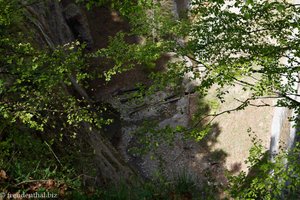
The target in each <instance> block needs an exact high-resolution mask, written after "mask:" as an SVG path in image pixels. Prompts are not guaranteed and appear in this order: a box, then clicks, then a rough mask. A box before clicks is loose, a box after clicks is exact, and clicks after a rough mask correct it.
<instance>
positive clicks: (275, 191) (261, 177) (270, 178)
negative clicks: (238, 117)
mask: <svg viewBox="0 0 300 200" xmlns="http://www.w3.org/2000/svg"><path fill="white" fill-rule="evenodd" d="M253 142H254V145H253V147H252V148H251V150H250V156H249V158H248V159H247V164H248V166H249V168H248V169H249V172H248V174H246V173H245V172H241V173H239V175H237V176H230V177H229V182H230V184H229V189H228V190H229V194H230V195H231V196H232V197H233V198H235V199H297V198H298V197H299V192H298V191H299V186H300V179H299V177H298V174H299V170H300V168H299V160H298V155H299V144H297V146H296V147H295V148H294V149H292V150H290V151H289V152H284V151H283V152H281V153H280V154H279V155H277V156H276V158H275V161H274V162H272V161H270V159H269V156H270V155H269V154H268V152H267V151H266V150H265V149H264V148H263V146H262V145H261V141H257V140H255V139H254V140H253Z"/></svg>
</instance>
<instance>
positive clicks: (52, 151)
mask: <svg viewBox="0 0 300 200" xmlns="http://www.w3.org/2000/svg"><path fill="white" fill-rule="evenodd" d="M45 144H46V145H47V146H48V148H49V150H50V151H51V153H52V154H53V156H54V157H55V159H56V160H57V162H58V163H59V164H60V166H61V167H63V165H62V164H61V162H60V160H59V159H58V157H57V156H56V154H55V153H54V151H53V150H52V148H51V146H50V145H49V144H48V142H46V141H45Z"/></svg>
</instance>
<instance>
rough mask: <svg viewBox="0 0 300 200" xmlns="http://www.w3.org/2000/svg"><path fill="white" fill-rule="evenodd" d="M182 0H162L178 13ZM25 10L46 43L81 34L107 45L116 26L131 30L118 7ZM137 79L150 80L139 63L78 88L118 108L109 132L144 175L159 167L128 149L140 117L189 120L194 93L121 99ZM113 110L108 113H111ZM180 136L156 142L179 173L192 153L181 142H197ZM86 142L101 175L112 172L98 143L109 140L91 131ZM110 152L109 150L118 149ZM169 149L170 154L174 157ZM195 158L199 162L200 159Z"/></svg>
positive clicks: (94, 44)
mask: <svg viewBox="0 0 300 200" xmlns="http://www.w3.org/2000/svg"><path fill="white" fill-rule="evenodd" d="M185 2H186V1H184V2H183V1H176V3H177V4H176V3H174V1H168V2H166V3H169V4H170V5H169V4H166V5H169V6H170V7H171V8H172V9H171V10H173V11H175V13H177V14H178V13H179V12H181V11H183V10H185V9H186V6H187V4H186V3H185ZM178 9H179V10H178ZM27 10H28V15H27V17H28V20H29V22H31V24H32V25H33V26H34V27H35V29H36V32H37V37H38V38H37V39H38V41H40V43H41V44H42V45H47V46H49V47H51V48H55V47H56V46H57V45H65V44H67V43H70V42H72V41H74V40H79V41H81V42H85V43H86V44H87V50H95V49H98V48H103V47H105V46H106V45H107V41H108V37H109V36H113V35H115V34H116V33H117V32H118V31H120V30H122V31H128V30H129V25H128V24H127V23H126V22H124V21H123V20H122V19H120V17H119V16H118V14H117V13H116V12H112V11H110V10H109V9H107V8H104V7H102V8H94V9H92V11H90V12H87V11H85V10H82V9H81V8H80V7H78V6H77V5H75V4H74V3H72V1H68V0H64V1H61V2H58V1H56V0H47V1H43V2H41V3H37V4H34V5H32V6H30V7H28V8H27ZM136 41H137V40H136V39H135V38H129V42H136ZM96 62H101V61H96ZM96 64H97V63H96ZM160 64H162V65H163V63H160V62H158V65H160ZM106 67H107V66H106ZM75 81H76V80H75ZM140 81H142V82H145V81H148V80H147V78H146V74H145V73H144V72H143V71H142V70H140V69H134V70H131V71H130V72H126V73H125V74H121V75H118V76H116V77H114V80H113V81H111V82H110V83H103V82H101V80H95V81H92V82H91V84H92V88H94V92H88V91H81V92H79V93H80V94H81V95H82V94H83V96H90V98H92V99H96V100H97V101H101V102H106V103H108V104H111V105H112V106H113V108H112V110H117V111H119V112H120V115H121V119H122V122H121V123H122V128H121V127H120V126H119V125H120V122H118V121H119V120H118V119H116V120H115V122H117V124H113V125H111V126H108V127H106V129H107V132H108V133H109V134H111V133H112V132H121V133H122V138H121V139H120V143H119V144H118V146H117V149H118V150H119V151H120V152H121V154H122V156H123V158H125V159H126V160H127V161H128V162H130V163H132V164H133V165H134V166H136V167H137V168H138V169H139V170H140V172H142V174H143V175H144V176H146V177H151V176H153V175H154V174H155V172H156V170H158V168H159V162H158V161H157V160H156V161H155V160H152V159H150V157H149V155H146V156H144V157H138V158H137V157H135V156H134V155H132V154H130V153H128V149H129V147H132V145H134V143H135V142H134V141H136V139H137V138H136V136H134V135H133V133H134V132H136V131H137V130H138V129H139V128H140V127H141V125H142V123H143V122H144V121H146V120H153V119H155V120H157V119H159V123H158V126H159V127H160V128H164V127H167V126H171V127H175V126H177V125H182V126H188V124H189V119H190V116H191V115H192V113H191V112H193V111H192V109H191V107H192V106H193V105H191V102H193V101H194V100H193V99H195V96H194V95H185V96H182V97H175V96H174V95H173V93H172V91H160V92H158V93H156V94H154V95H153V96H151V97H148V98H146V99H145V102H144V104H143V105H138V104H135V103H132V102H130V101H122V100H124V98H125V99H126V96H127V95H128V94H129V93H130V92H132V91H134V84H135V83H137V82H140ZM79 90H80V89H79ZM116 91H118V92H116ZM122 91H123V92H122ZM111 116H112V115H109V117H111ZM112 135H113V134H112ZM110 137H112V136H110ZM181 140H182V138H181V136H179V135H178V136H177V139H176V145H175V147H169V146H168V145H166V144H164V143H162V144H160V145H161V147H160V148H159V150H158V154H160V156H162V158H163V159H164V162H165V164H166V165H167V167H166V169H167V170H166V173H167V174H172V173H177V172H179V171H180V170H181V169H183V168H185V167H186V166H188V165H189V163H190V160H189V156H188V155H190V152H189V150H182V146H191V145H192V146H193V147H191V148H195V149H197V148H198V147H197V145H196V144H191V143H185V142H183V141H181ZM89 143H90V144H91V146H92V147H93V148H94V149H95V150H96V152H97V151H98V152H99V153H98V154H97V155H96V156H97V158H96V160H98V165H99V166H98V167H99V173H100V174H101V176H103V175H106V176H108V177H114V175H113V174H112V172H110V171H109V170H107V171H106V170H104V169H105V168H106V167H105V166H106V165H108V164H107V163H103V162H102V161H103V160H105V158H104V155H103V153H102V151H103V149H101V148H100V147H101V146H107V144H106V143H104V142H103V140H102V138H101V137H100V138H99V137H96V135H92V137H90V138H89ZM108 146H109V145H108ZM187 149H189V148H187ZM106 150H107V149H106ZM112 154H113V156H115V155H116V154H114V153H112ZM170 155H174V156H175V158H174V157H173V156H170ZM116 157H118V156H116ZM179 157H181V158H184V157H185V159H179V160H178V159H177V158H179ZM115 162H118V161H115ZM197 162H198V161H197ZM198 164H199V165H200V164H201V163H198ZM112 171H113V170H112ZM124 171H126V172H125V173H127V174H130V172H129V171H130V170H127V169H126V170H124ZM99 176H100V175H99Z"/></svg>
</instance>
